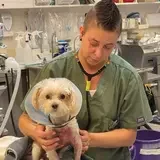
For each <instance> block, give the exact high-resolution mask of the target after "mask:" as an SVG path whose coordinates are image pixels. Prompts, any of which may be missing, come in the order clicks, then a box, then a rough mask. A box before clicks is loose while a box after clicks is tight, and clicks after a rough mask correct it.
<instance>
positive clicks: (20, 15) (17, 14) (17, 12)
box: [0, 4, 160, 56]
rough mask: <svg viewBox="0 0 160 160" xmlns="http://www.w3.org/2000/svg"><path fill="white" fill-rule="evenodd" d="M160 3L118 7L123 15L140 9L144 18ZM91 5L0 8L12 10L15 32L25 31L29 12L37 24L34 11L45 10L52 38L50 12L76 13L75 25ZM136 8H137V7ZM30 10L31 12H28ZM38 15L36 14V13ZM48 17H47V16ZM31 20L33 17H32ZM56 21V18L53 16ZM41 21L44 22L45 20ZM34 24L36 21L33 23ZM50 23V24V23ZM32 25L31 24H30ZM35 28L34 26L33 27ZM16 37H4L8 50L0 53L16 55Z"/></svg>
mask: <svg viewBox="0 0 160 160" xmlns="http://www.w3.org/2000/svg"><path fill="white" fill-rule="evenodd" d="M159 6H160V4H153V5H152V4H138V5H137V4H135V5H131V4H130V5H118V8H119V9H120V12H121V14H122V17H126V15H127V14H128V13H130V12H135V11H138V12H140V14H141V17H142V18H144V17H145V15H146V14H147V13H154V12H156V11H157V10H158V8H159ZM89 8H90V7H88V6H86V7H81V8H80V7H73V8H71V7H68V8H67V7H65V8H63V7H59V8H43V9H40V10H39V9H38V8H37V9H9V10H7V9H6V10H0V14H1V13H2V12H8V11H9V12H10V13H11V14H12V17H13V26H12V29H11V31H13V32H14V33H16V32H18V31H25V29H26V24H27V23H26V22H27V21H28V20H27V13H30V15H31V16H30V17H32V18H34V20H35V24H36V18H35V16H34V14H33V16H32V13H35V12H37V13H38V12H39V11H41V12H43V13H44V19H45V20H46V26H47V30H48V33H49V34H48V35H49V38H50V39H51V33H53V32H54V31H55V30H57V28H55V27H57V25H56V24H55V26H54V27H53V26H51V24H53V23H52V21H51V20H50V18H49V13H51V15H53V13H58V15H61V14H63V16H64V15H65V16H66V15H68V14H69V13H74V14H73V15H72V16H71V19H75V20H74V21H72V22H74V23H73V25H77V19H76V18H75V17H76V16H77V15H84V13H86V12H87V11H88V10H89ZM135 8H136V9H135ZM28 11H29V12H28ZM35 15H36V14H35ZM46 17H47V18H46ZM30 21H31V19H30ZM53 21H54V18H53ZM41 22H44V21H43V20H42V21H41ZM31 23H33V21H31ZM33 24H34V23H33ZM48 24H49V25H48ZM29 25H30V24H29ZM73 25H72V30H71V31H70V37H71V38H72V39H73V38H74V37H75V36H76V35H77V34H78V27H74V28H73ZM38 26H39V28H40V29H44V28H45V26H44V25H41V23H39V25H38ZM32 28H33V27H32ZM155 31H156V32H160V29H159V28H151V29H147V30H146V29H145V30H136V32H140V33H145V32H155ZM71 34H72V35H71ZM14 39H15V34H14V36H13V37H7V38H4V43H6V44H7V45H8V48H7V50H0V53H4V52H8V55H10V56H14V55H15V50H14V49H15V46H16V41H15V40H14Z"/></svg>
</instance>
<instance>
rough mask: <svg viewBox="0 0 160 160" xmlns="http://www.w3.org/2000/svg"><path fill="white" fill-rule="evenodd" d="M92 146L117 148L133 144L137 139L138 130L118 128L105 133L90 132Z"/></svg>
mask: <svg viewBox="0 0 160 160" xmlns="http://www.w3.org/2000/svg"><path fill="white" fill-rule="evenodd" d="M89 135H90V147H100V148H117V147H125V146H131V145H132V144H133V143H134V141H135V139H136V130H133V129H116V130H113V131H109V132H103V133H90V134H89Z"/></svg>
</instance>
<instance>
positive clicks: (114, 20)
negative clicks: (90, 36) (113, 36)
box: [84, 0, 122, 34]
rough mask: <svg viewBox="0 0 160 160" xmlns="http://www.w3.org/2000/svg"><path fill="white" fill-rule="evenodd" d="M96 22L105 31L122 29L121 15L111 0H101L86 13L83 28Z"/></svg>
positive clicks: (119, 30) (119, 31)
mask: <svg viewBox="0 0 160 160" xmlns="http://www.w3.org/2000/svg"><path fill="white" fill-rule="evenodd" d="M94 24H96V25H97V26H98V27H101V28H102V29H104V30H107V31H117V32H118V33H119V34H120V33H121V31H122V17H121V14H120V12H119V9H118V8H117V6H116V4H115V3H114V2H113V0H101V1H99V2H98V3H96V5H95V6H94V7H93V8H92V9H91V10H90V11H89V12H88V13H87V14H86V17H85V20H84V29H85V30H87V29H88V27H89V26H92V25H94Z"/></svg>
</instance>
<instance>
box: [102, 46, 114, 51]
mask: <svg viewBox="0 0 160 160" xmlns="http://www.w3.org/2000/svg"><path fill="white" fill-rule="evenodd" d="M104 49H107V50H110V49H112V47H108V46H104Z"/></svg>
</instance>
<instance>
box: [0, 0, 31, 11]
mask: <svg viewBox="0 0 160 160" xmlns="http://www.w3.org/2000/svg"><path fill="white" fill-rule="evenodd" d="M30 7H33V0H0V9H3V8H4V9H8V8H30Z"/></svg>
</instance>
